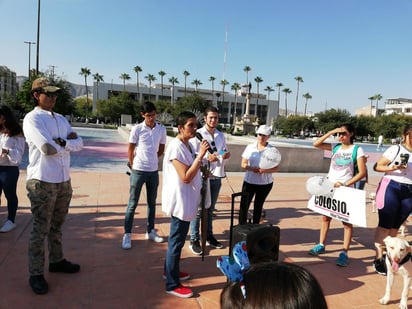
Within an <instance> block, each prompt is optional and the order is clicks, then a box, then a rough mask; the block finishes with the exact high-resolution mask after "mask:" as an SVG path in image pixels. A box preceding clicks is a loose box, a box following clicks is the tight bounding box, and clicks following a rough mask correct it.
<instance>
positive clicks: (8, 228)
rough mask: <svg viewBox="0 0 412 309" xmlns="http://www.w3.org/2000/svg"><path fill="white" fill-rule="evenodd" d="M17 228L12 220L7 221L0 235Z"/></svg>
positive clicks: (0, 230)
mask: <svg viewBox="0 0 412 309" xmlns="http://www.w3.org/2000/svg"><path fill="white" fill-rule="evenodd" d="M15 228H16V223H13V222H11V221H10V220H7V221H6V223H4V225H3V226H2V228H1V229H0V233H7V232H10V231H11V230H14V229H15Z"/></svg>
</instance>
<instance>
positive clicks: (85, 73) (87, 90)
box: [79, 67, 91, 122]
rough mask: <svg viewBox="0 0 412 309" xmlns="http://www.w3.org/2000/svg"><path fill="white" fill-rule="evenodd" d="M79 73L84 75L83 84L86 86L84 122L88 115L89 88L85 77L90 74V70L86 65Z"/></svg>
mask: <svg viewBox="0 0 412 309" xmlns="http://www.w3.org/2000/svg"><path fill="white" fill-rule="evenodd" d="M79 74H80V75H83V76H84V85H85V86H86V122H87V117H88V115H89V88H88V87H87V77H88V76H89V75H90V74H91V72H90V70H89V69H88V68H86V67H84V68H81V69H80V72H79Z"/></svg>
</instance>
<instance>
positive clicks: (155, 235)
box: [146, 229, 165, 242]
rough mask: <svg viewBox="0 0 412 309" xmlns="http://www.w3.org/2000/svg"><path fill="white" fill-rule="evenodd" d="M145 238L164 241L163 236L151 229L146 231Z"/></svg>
mask: <svg viewBox="0 0 412 309" xmlns="http://www.w3.org/2000/svg"><path fill="white" fill-rule="evenodd" d="M146 239H150V240H153V241H154V242H164V241H165V240H164V239H163V237H160V236H158V235H157V234H156V231H155V230H154V229H153V230H151V232H150V233H146Z"/></svg>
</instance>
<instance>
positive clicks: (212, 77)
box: [209, 76, 216, 103]
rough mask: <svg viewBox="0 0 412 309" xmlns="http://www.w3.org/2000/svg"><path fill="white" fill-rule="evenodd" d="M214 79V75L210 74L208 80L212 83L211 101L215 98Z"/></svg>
mask: <svg viewBox="0 0 412 309" xmlns="http://www.w3.org/2000/svg"><path fill="white" fill-rule="evenodd" d="M215 80H216V77H214V76H210V77H209V82H211V83H212V103H213V101H214V98H215V96H214V94H215V93H214V92H215Z"/></svg>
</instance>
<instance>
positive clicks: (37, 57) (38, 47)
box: [36, 0, 40, 75]
mask: <svg viewBox="0 0 412 309" xmlns="http://www.w3.org/2000/svg"><path fill="white" fill-rule="evenodd" d="M36 47H37V53H36V75H39V56H40V55H39V54H40V0H37V46H36Z"/></svg>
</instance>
